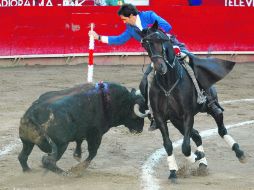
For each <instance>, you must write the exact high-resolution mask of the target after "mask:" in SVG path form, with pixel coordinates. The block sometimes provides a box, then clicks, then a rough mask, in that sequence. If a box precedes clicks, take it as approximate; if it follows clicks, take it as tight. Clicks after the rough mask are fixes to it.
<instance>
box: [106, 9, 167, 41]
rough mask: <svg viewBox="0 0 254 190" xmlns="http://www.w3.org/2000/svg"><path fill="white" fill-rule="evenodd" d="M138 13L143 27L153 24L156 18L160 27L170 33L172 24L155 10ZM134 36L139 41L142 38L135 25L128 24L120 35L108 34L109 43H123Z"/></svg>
mask: <svg viewBox="0 0 254 190" xmlns="http://www.w3.org/2000/svg"><path fill="white" fill-rule="evenodd" d="M138 15H139V17H140V20H141V25H142V27H143V29H144V28H148V27H150V26H152V25H153V23H154V22H155V21H156V20H157V21H158V25H159V27H160V28H161V29H162V30H164V31H165V32H166V33H168V32H169V31H170V30H171V29H172V27H171V25H170V24H169V23H168V22H167V21H166V20H164V19H163V18H161V17H160V16H158V15H157V14H156V13H155V12H153V11H142V12H140V13H139V14H138ZM132 37H133V38H135V39H136V40H138V41H140V40H141V37H140V35H139V34H138V33H137V32H136V29H135V26H132V25H130V24H126V30H125V31H124V32H123V33H122V34H120V35H119V36H108V44H109V45H121V44H124V43H125V42H127V41H128V40H129V39H130V38H132Z"/></svg>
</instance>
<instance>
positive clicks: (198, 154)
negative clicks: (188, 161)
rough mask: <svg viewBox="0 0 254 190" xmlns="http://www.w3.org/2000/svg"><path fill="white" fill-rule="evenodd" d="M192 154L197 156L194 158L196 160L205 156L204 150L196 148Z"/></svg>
mask: <svg viewBox="0 0 254 190" xmlns="http://www.w3.org/2000/svg"><path fill="white" fill-rule="evenodd" d="M194 154H195V155H196V156H197V157H196V159H195V160H196V161H198V160H200V159H202V158H204V157H205V153H204V152H200V151H198V150H197V151H196V152H195V153H194Z"/></svg>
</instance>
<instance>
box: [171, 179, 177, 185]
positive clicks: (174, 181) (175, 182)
mask: <svg viewBox="0 0 254 190" xmlns="http://www.w3.org/2000/svg"><path fill="white" fill-rule="evenodd" d="M169 180H170V182H171V183H172V184H177V183H178V181H177V178H171V179H169Z"/></svg>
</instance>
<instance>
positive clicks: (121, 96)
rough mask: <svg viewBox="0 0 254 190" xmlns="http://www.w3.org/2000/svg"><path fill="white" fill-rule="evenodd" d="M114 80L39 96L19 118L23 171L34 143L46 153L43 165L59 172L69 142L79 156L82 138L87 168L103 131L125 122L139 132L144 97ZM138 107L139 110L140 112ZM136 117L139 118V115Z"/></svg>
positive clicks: (27, 168) (20, 158)
mask: <svg viewBox="0 0 254 190" xmlns="http://www.w3.org/2000/svg"><path fill="white" fill-rule="evenodd" d="M135 92H136V91H135V90H132V92H129V91H128V90H127V89H126V88H125V87H123V86H120V85H118V84H114V83H99V84H97V85H92V84H84V85H80V86H76V87H74V88H70V89H66V90H61V91H53V92H47V93H45V94H43V95H41V96H40V97H39V99H38V100H36V101H35V102H34V103H33V104H32V105H31V107H30V108H29V109H28V110H27V111H26V113H25V114H24V116H23V117H22V118H21V121H20V128H19V136H20V139H21V141H22V143H23V149H22V151H21V153H20V154H19V157H18V159H19V161H20V164H21V166H22V168H23V171H29V170H30V168H29V166H28V164H27V160H28V156H29V155H30V153H31V151H32V149H33V147H34V145H37V146H38V147H39V148H40V149H41V150H42V151H43V152H46V153H48V155H45V156H43V158H42V163H43V166H44V167H45V168H47V169H49V170H51V171H54V172H57V173H62V172H63V170H62V169H60V168H59V167H57V165H56V162H57V161H58V160H59V159H60V158H61V156H62V155H63V153H64V152H65V150H66V148H67V146H68V143H69V142H71V141H76V142H77V144H78V148H77V149H76V154H77V155H78V156H81V155H80V154H81V150H80V144H81V143H82V141H83V140H84V139H85V140H86V141H87V144H88V151H89V155H88V157H87V159H86V160H85V161H84V162H83V163H81V165H82V166H83V167H87V166H88V164H89V163H90V161H91V160H92V159H93V158H94V157H95V155H96V153H97V150H98V148H99V146H100V144H101V139H102V136H103V134H105V133H106V132H107V131H108V130H109V129H110V128H111V127H116V126H119V125H125V126H126V127H127V128H128V129H129V130H130V131H131V132H132V131H133V132H142V130H143V126H144V119H143V118H141V117H145V116H146V115H142V113H141V112H144V111H145V103H144V99H143V97H142V96H140V95H136V94H135ZM139 110H141V112H140V111H139ZM137 115H138V116H139V117H138V116H137Z"/></svg>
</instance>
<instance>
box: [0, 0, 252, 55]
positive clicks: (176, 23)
mask: <svg viewBox="0 0 254 190" xmlns="http://www.w3.org/2000/svg"><path fill="white" fill-rule="evenodd" d="M0 1H1V4H0V6H1V7H0V18H1V19H0V25H1V30H0V56H17V55H40V54H80V53H88V44H89V37H88V30H89V26H90V24H91V23H95V31H96V32H97V33H99V34H101V35H119V34H121V33H122V32H123V31H124V30H125V25H124V24H123V23H122V21H121V20H120V19H119V17H118V16H117V10H118V9H119V6H83V5H82V6H63V5H62V4H61V3H62V2H60V1H57V2H53V1H50V2H51V3H49V2H48V1H46V0H44V5H43V6H39V5H38V6H33V5H30V6H3V5H4V4H3V2H4V3H6V2H7V1H9V2H11V0H0ZM207 1H208V0H206V1H205V0H203V2H202V4H201V5H200V6H189V5H186V6H184V5H182V6H178V5H177V2H176V5H175V6H172V4H170V3H169V2H170V1H166V0H165V1H150V2H149V6H137V8H138V9H139V10H153V11H155V12H156V13H157V14H159V15H160V16H161V17H163V18H164V19H166V20H167V21H168V22H169V23H170V24H171V25H172V27H173V30H172V32H173V33H174V34H175V35H176V36H177V38H178V39H179V40H180V41H182V42H184V43H185V44H186V45H187V47H188V48H189V49H190V50H191V51H194V52H195V51H204V52H208V51H254V38H253V33H254V27H253V24H252V23H253V20H254V14H253V12H254V5H252V4H251V3H250V0H241V1H240V0H239V1H237V0H225V1H224V0H222V1H219V0H213V1H210V4H209V2H207ZM15 2H16V1H15V0H12V4H13V5H14V3H15ZM20 2H21V0H20ZM22 2H25V0H23V1H22ZM84 2H85V1H84ZM84 2H83V3H84ZM89 2H90V3H91V1H87V2H86V3H89ZM167 2H168V3H167ZM182 2H183V1H182ZM211 2H212V3H211ZM216 2H217V3H216ZM242 2H244V3H242ZM252 2H254V1H252ZM32 3H33V1H32ZM38 3H39V4H40V3H42V2H41V1H40V2H38V1H37V4H38ZM47 3H48V6H46V5H47ZM93 3H94V2H93V1H92V5H93ZM143 3H145V2H144V1H143ZM178 3H181V2H180V1H179V2H178ZM35 4H36V3H35ZM50 4H52V5H50ZM58 4H59V5H58ZM179 5H180V4H179ZM212 5H217V6H212ZM94 52H95V53H115V52H144V50H143V48H142V47H141V45H140V43H139V42H137V41H135V40H130V41H129V42H127V43H126V44H125V45H122V46H109V45H107V44H103V43H100V42H97V41H96V44H95V50H94Z"/></svg>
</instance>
